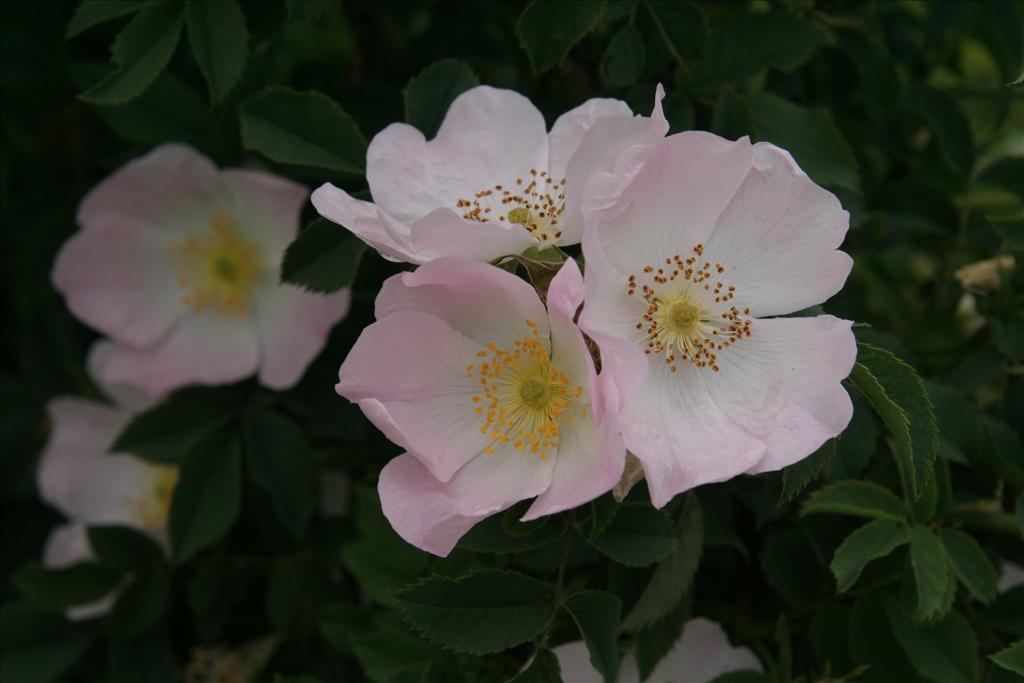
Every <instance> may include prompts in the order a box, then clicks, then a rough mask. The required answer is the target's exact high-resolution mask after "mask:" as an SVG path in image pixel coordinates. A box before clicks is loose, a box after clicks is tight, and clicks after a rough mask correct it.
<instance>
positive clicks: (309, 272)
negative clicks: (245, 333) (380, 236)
mask: <svg viewBox="0 0 1024 683" xmlns="http://www.w3.org/2000/svg"><path fill="white" fill-rule="evenodd" d="M365 251H366V243H364V242H363V241H362V240H360V239H359V238H358V237H356V236H355V235H353V234H352V233H351V232H349V231H348V230H346V229H345V228H343V227H341V226H340V225H335V224H334V223H331V222H330V221H329V220H327V219H325V218H317V219H316V220H314V221H313V222H312V223H310V224H309V225H307V226H306V227H305V228H303V229H302V230H301V231H300V232H299V236H298V237H296V238H295V241H294V242H292V243H291V244H289V245H288V249H287V250H286V251H285V252H284V260H283V261H282V263H281V281H282V282H287V283H289V284H293V285H296V286H298V287H302V288H303V289H307V290H309V291H311V292H320V293H322V294H330V293H332V292H337V291H338V290H341V289H344V288H345V287H350V286H351V285H352V281H353V280H355V278H356V272H357V271H358V270H359V262H360V260H362V258H363V253H364V252H365Z"/></svg>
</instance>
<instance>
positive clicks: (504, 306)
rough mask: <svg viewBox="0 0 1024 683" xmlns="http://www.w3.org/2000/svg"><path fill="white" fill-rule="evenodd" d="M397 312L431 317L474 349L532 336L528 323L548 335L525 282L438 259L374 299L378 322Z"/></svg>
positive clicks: (395, 280) (387, 285) (390, 283)
mask: <svg viewBox="0 0 1024 683" xmlns="http://www.w3.org/2000/svg"><path fill="white" fill-rule="evenodd" d="M397 311H423V312H425V313H431V314H433V315H436V316H437V317H439V318H441V319H443V320H444V321H445V322H447V323H448V324H449V325H451V326H452V327H453V328H454V329H456V330H457V331H459V332H460V333H462V334H463V335H465V336H466V337H469V338H470V339H472V340H473V341H475V342H477V343H478V344H481V345H486V344H488V343H492V342H493V343H495V344H497V345H498V346H499V347H502V348H505V349H511V348H513V346H514V343H515V340H516V339H521V338H523V337H526V336H528V335H530V334H531V329H532V328H531V327H530V326H529V325H527V323H526V321H527V320H529V321H531V322H534V323H537V328H536V329H538V330H540V331H541V334H542V335H544V334H546V333H547V313H546V311H545V310H544V306H543V305H542V304H541V302H540V299H539V298H537V293H536V292H535V291H534V289H533V287H531V286H530V284H529V283H527V282H526V281H524V280H522V279H521V278H518V277H516V276H515V275H513V274H511V273H509V272H507V271H504V270H502V269H501V268H497V267H495V266H491V265H488V264H486V263H474V262H471V261H463V260H460V259H452V258H444V259H438V260H436V261H432V262H430V263H427V264H425V265H423V266H420V267H419V268H417V269H416V270H415V271H414V272H411V273H399V274H398V275H395V276H393V277H390V278H388V279H387V280H386V281H385V282H384V285H383V287H382V288H381V290H380V294H378V295H377V303H376V314H377V319H378V320H379V319H381V318H383V317H384V316H387V315H390V314H392V313H395V312H397Z"/></svg>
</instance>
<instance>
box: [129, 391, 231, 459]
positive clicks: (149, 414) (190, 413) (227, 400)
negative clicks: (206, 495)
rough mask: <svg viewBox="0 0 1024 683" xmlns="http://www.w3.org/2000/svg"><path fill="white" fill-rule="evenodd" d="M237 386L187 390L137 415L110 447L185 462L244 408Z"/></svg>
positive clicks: (133, 453)
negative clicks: (196, 449)
mask: <svg viewBox="0 0 1024 683" xmlns="http://www.w3.org/2000/svg"><path fill="white" fill-rule="evenodd" d="M243 401H244V394H242V392H240V391H239V390H238V389H237V388H236V387H216V388H213V387H186V388H184V389H180V390H178V391H176V392H175V393H173V394H171V395H170V396H169V397H168V398H166V399H164V401H163V402H161V403H158V404H157V405H156V406H154V407H153V408H150V409H149V410H147V411H145V412H143V413H139V414H138V415H136V416H135V417H134V418H132V420H131V422H129V423H128V425H127V426H126V427H125V428H124V429H123V430H122V431H121V433H120V435H118V437H117V439H116V440H115V441H114V444H113V445H112V446H111V447H110V450H111V452H113V453H131V454H132V455H135V456H138V457H140V458H143V459H145V460H148V461H150V462H154V463H161V464H167V463H171V464H176V463H180V462H182V461H184V460H185V459H186V458H188V456H189V455H190V454H191V453H192V452H193V450H195V448H196V447H197V446H199V444H200V443H202V442H203V441H204V440H206V439H207V437H209V436H210V435H211V434H213V433H214V432H215V431H217V430H219V429H220V428H221V427H223V426H224V425H225V424H227V422H228V421H230V420H231V419H232V418H233V417H235V415H236V414H237V413H238V412H239V410H241V408H243V407H244V403H243Z"/></svg>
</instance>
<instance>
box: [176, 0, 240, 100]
mask: <svg viewBox="0 0 1024 683" xmlns="http://www.w3.org/2000/svg"><path fill="white" fill-rule="evenodd" d="M185 23H186V24H187V25H188V42H189V44H190V45H191V46H192V56H193V57H195V60H196V64H198V65H199V70H200V71H201V72H202V73H203V77H204V78H205V79H206V82H207V84H208V85H209V86H210V102H211V103H212V104H217V103H218V102H220V101H221V100H223V99H224V98H225V97H226V96H227V95H228V93H230V92H231V89H232V88H234V87H235V85H236V84H237V83H238V80H239V79H240V78H241V77H242V72H243V71H245V63H246V62H247V61H248V60H249V31H248V29H247V28H246V26H245V14H243V13H242V7H241V5H239V4H238V2H236V0H218V1H217V2H208V0H188V1H187V2H186V3H185Z"/></svg>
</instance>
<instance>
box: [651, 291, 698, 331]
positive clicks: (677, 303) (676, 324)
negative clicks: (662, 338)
mask: <svg viewBox="0 0 1024 683" xmlns="http://www.w3.org/2000/svg"><path fill="white" fill-rule="evenodd" d="M670 301H671V303H666V302H664V301H663V302H662V305H661V308H662V309H663V312H662V316H663V319H664V323H665V327H666V328H667V329H669V330H671V331H672V332H673V333H674V334H676V335H678V336H680V337H692V336H693V335H694V333H696V332H697V331H698V329H699V328H700V324H701V317H702V316H703V313H704V311H702V310H701V308H700V305H699V304H697V303H696V302H695V301H693V299H691V298H689V297H688V296H686V294H685V293H683V292H681V293H679V294H677V295H676V296H675V297H674V298H673V299H671V300H670Z"/></svg>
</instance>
